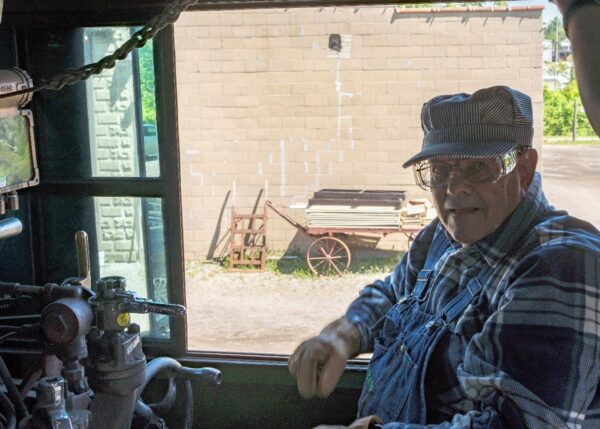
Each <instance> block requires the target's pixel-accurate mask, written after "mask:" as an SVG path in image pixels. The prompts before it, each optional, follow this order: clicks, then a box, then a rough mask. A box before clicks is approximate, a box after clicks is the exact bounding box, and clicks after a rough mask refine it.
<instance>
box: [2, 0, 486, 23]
mask: <svg viewBox="0 0 600 429" xmlns="http://www.w3.org/2000/svg"><path fill="white" fill-rule="evenodd" d="M470 1H475V0H467V2H470ZM5 3H6V4H5V6H4V19H3V21H4V22H5V23H6V24H16V25H20V26H36V27H37V26H42V27H44V26H54V27H56V26H92V25H139V24H143V23H145V22H147V21H148V20H149V19H150V18H152V17H153V16H155V15H157V14H159V13H160V12H161V11H162V10H163V9H164V8H165V7H166V6H168V5H172V4H174V3H175V0H129V1H119V0H87V1H80V0H62V1H49V0H28V1H8V2H5ZM402 3H407V4H408V3H413V4H414V3H432V2H430V1H423V0H397V1H392V0H381V1H377V2H375V3H374V2H371V1H369V0H208V1H206V0H198V2H197V3H196V4H195V5H193V6H191V7H190V10H225V9H261V8H291V7H322V6H361V5H373V4H402ZM433 3H445V2H439V1H438V2H433Z"/></svg>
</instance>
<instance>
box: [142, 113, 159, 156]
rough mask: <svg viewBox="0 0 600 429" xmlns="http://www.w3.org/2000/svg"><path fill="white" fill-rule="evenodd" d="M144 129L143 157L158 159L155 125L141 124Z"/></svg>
mask: <svg viewBox="0 0 600 429" xmlns="http://www.w3.org/2000/svg"><path fill="white" fill-rule="evenodd" d="M142 127H143V130H144V159H145V160H146V161H152V160H155V159H158V136H157V135H156V125H155V124H151V123H147V122H146V123H144V124H142Z"/></svg>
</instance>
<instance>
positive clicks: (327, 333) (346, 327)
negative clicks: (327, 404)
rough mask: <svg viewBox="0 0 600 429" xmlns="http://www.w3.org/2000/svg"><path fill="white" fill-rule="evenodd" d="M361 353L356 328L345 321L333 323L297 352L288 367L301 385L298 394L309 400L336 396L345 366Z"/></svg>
mask: <svg viewBox="0 0 600 429" xmlns="http://www.w3.org/2000/svg"><path fill="white" fill-rule="evenodd" d="M359 352H360V338H359V334H358V330H357V329H356V327H355V326H354V325H353V324H352V323H351V322H349V321H348V319H346V318H345V317H341V318H339V319H337V320H335V321H334V322H332V323H330V324H329V325H327V326H326V327H325V329H323V331H322V332H321V333H320V334H319V335H318V336H316V337H313V338H310V339H308V340H306V341H304V342H303V343H302V344H300V345H299V346H298V348H296V350H295V351H294V353H293V354H292V356H291V357H290V360H289V362H288V367H289V370H290V374H291V375H292V376H293V377H295V378H296V380H297V381H298V392H299V393H300V395H301V396H302V397H303V398H305V399H309V398H312V397H313V396H317V397H319V398H325V397H327V396H329V395H330V394H331V392H333V390H334V389H335V386H336V385H337V382H338V380H339V379H340V377H341V376H342V373H343V372H344V368H345V367H346V362H348V359H350V358H351V357H354V356H356V355H357V354H358V353H359Z"/></svg>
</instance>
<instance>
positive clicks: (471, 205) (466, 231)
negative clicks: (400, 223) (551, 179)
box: [431, 150, 537, 245]
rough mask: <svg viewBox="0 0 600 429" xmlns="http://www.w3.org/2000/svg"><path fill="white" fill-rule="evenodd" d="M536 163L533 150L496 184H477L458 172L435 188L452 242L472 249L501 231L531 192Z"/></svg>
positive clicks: (442, 216)
mask: <svg viewBox="0 0 600 429" xmlns="http://www.w3.org/2000/svg"><path fill="white" fill-rule="evenodd" d="M456 162H458V160H454V161H453V160H449V161H447V163H449V164H455V163H456ZM536 163H537V153H536V152H535V150H531V151H529V152H528V153H527V154H523V155H520V156H519V160H518V163H517V166H516V168H515V169H514V170H513V171H511V172H510V173H509V174H507V175H506V176H503V177H501V178H500V179H498V180H497V181H495V182H484V183H473V182H471V181H469V180H468V179H466V178H464V177H463V176H462V175H461V173H459V172H458V171H456V169H454V171H452V173H451V174H450V176H449V177H448V183H447V184H446V185H444V186H440V187H435V188H432V189H431V193H432V196H433V202H434V204H435V208H436V210H437V213H438V217H439V218H440V220H441V222H442V224H443V225H444V227H445V228H446V230H447V231H448V232H449V233H450V235H451V236H452V238H454V239H455V240H456V241H458V242H459V243H462V244H463V245H468V244H473V243H475V242H477V241H479V240H481V239H482V238H484V237H486V236H488V235H489V234H491V233H492V232H494V231H495V230H496V229H498V227H499V226H500V225H501V224H502V222H504V220H506V219H507V218H508V216H509V215H510V214H511V213H512V212H513V210H514V209H515V208H516V207H517V205H518V204H519V202H520V201H521V198H522V197H523V196H524V195H525V193H526V192H527V189H528V187H529V184H530V183H531V179H532V178H533V172H534V171H535V165H536Z"/></svg>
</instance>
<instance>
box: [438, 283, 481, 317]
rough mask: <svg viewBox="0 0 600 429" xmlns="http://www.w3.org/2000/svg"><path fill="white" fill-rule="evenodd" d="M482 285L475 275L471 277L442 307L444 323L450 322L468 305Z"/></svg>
mask: <svg viewBox="0 0 600 429" xmlns="http://www.w3.org/2000/svg"><path fill="white" fill-rule="evenodd" d="M482 289H483V287H482V286H481V283H480V282H479V280H477V277H474V278H472V279H471V280H469V282H468V283H467V287H466V288H464V289H463V290H461V291H460V292H459V293H458V295H456V296H455V297H454V298H453V299H452V300H451V301H450V302H449V303H448V304H446V305H445V306H444V308H443V309H442V315H443V316H444V319H445V321H446V323H450V322H452V321H453V320H454V319H456V318H457V317H458V316H460V315H461V314H462V313H463V311H464V310H465V309H466V308H467V307H468V306H469V304H470V303H471V302H473V300H474V299H475V298H476V297H477V296H478V295H479V293H480V292H481V290H482Z"/></svg>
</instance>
